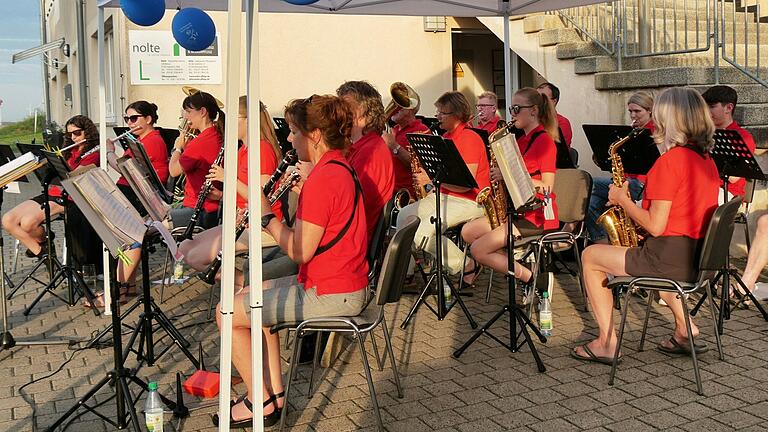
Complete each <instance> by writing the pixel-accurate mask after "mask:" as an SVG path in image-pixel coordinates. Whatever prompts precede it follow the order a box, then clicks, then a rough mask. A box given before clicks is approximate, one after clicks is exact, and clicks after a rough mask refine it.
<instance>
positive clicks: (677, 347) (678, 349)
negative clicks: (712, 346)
mask: <svg viewBox="0 0 768 432" xmlns="http://www.w3.org/2000/svg"><path fill="white" fill-rule="evenodd" d="M669 343H671V344H672V348H670V347H667V346H664V345H662V344H659V346H658V347H657V348H658V350H659V351H661V352H663V353H667V354H683V355H691V350H690V348H689V347H688V344H687V343H686V344H684V345H683V344H680V342H678V341H677V340H676V339H675V338H674V336H673V337H671V338H669ZM693 349H694V350H695V351H696V354H704V353H705V352H707V351H709V347H708V346H707V345H706V344H700V345H699V344H695V345H694V346H693Z"/></svg>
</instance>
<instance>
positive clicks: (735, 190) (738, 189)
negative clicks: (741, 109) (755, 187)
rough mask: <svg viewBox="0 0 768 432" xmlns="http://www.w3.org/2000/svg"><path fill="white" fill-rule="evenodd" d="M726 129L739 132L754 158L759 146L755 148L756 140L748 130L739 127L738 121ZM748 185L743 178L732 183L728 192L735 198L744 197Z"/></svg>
mask: <svg viewBox="0 0 768 432" xmlns="http://www.w3.org/2000/svg"><path fill="white" fill-rule="evenodd" d="M725 129H727V130H735V131H736V132H738V133H739V135H741V139H743V140H744V142H745V143H746V144H747V147H749V151H751V152H752V155H753V156H754V154H755V149H757V146H755V139H754V138H753V137H752V134H751V133H749V132H747V130H746V129H744V128H743V127H741V126H739V124H738V123H736V121H734V122H733V123H731V124H729V125H728V127H727V128H725ZM721 184H722V182H721ZM746 185H747V181H746V180H745V179H743V178H741V179H739V180H737V181H736V182H735V183H731V184H729V185H728V192H730V193H732V194H733V195H734V196H735V195H740V196H744V188H745V187H746Z"/></svg>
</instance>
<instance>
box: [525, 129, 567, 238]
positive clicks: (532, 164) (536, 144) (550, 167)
mask: <svg viewBox="0 0 768 432" xmlns="http://www.w3.org/2000/svg"><path fill="white" fill-rule="evenodd" d="M538 132H542V133H539V134H538V136H537V137H536V139H535V140H533V142H531V137H532V136H533V135H534V134H536V133H538ZM517 146H518V147H520V153H521V154H522V156H523V162H525V169H526V170H527V171H528V174H530V175H531V178H532V179H534V180H541V174H542V173H554V172H555V171H556V162H557V146H556V145H555V140H553V139H552V137H551V136H549V134H548V133H547V132H546V131H545V130H544V126H542V125H539V126H536V127H535V128H534V129H533V130H531V132H529V133H527V134H526V135H524V136H523V137H521V138H520V139H518V140H517ZM536 196H537V197H538V198H539V199H542V200H543V199H544V195H543V194H536ZM550 200H551V203H552V209H553V211H554V214H555V218H554V219H553V220H549V221H548V220H546V219H545V218H544V207H539V208H538V209H536V210H532V211H529V212H527V213H525V215H524V217H525V219H526V220H528V221H530V222H531V223H533V224H534V225H536V226H538V227H543V228H544V229H545V230H550V229H556V228H557V227H558V226H559V225H560V221H558V219H557V203H556V200H555V194H554V193H552V194H550Z"/></svg>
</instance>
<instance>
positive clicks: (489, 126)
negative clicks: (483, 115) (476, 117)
mask: <svg viewBox="0 0 768 432" xmlns="http://www.w3.org/2000/svg"><path fill="white" fill-rule="evenodd" d="M499 120H501V117H499V116H498V115H495V116H493V118H492V119H490V120H489V121H488V122H487V123H482V124H481V123H480V122H479V121H478V122H477V128H478V129H483V130H486V131H488V133H489V134H490V133H493V131H495V130H496V125H498V124H499Z"/></svg>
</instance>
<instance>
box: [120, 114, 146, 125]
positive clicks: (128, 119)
mask: <svg viewBox="0 0 768 432" xmlns="http://www.w3.org/2000/svg"><path fill="white" fill-rule="evenodd" d="M139 117H144V116H143V115H141V114H135V115H132V116H123V121H124V122H126V123H136V120H138V119H139Z"/></svg>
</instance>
